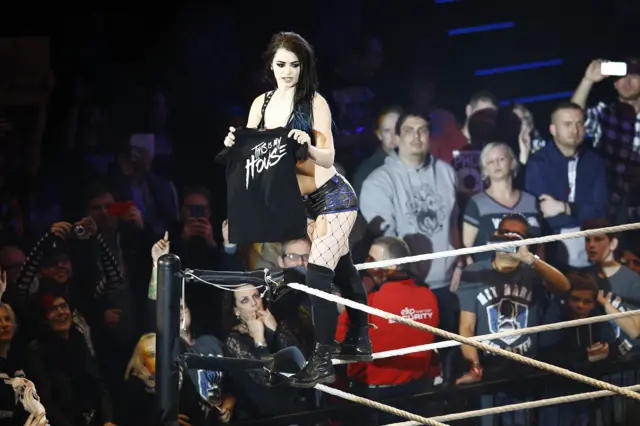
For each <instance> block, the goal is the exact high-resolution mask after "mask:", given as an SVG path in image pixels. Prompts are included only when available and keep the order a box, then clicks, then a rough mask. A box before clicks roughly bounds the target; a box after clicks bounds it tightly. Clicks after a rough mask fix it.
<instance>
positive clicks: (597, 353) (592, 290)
mask: <svg viewBox="0 0 640 426" xmlns="http://www.w3.org/2000/svg"><path fill="white" fill-rule="evenodd" d="M567 279H568V280H569V282H570V283H571V290H570V291H569V293H568V294H567V295H566V296H564V297H562V298H556V299H554V300H553V301H552V302H551V303H550V304H549V307H548V308H547V310H546V312H545V315H544V317H543V320H542V323H543V324H552V323H557V322H563V321H571V320H576V319H582V318H588V317H592V316H597V315H600V312H598V309H596V308H597V305H596V298H597V295H598V285H597V284H596V281H595V278H594V277H593V275H591V274H589V273H587V272H578V271H572V272H570V273H569V274H567ZM614 342H615V336H614V334H613V331H612V330H611V328H610V326H609V324H608V323H606V322H597V323H594V324H587V325H583V326H579V327H571V328H564V329H562V330H552V331H545V332H544V333H540V335H539V337H538V344H539V346H540V352H541V356H543V357H544V358H547V359H549V360H550V362H552V363H554V364H556V365H567V366H568V367H572V368H571V369H575V368H576V367H580V366H584V364H585V363H587V362H597V361H601V360H603V359H607V358H614V357H615V356H616V352H617V351H616V349H615V347H614V345H613V343H614ZM609 345H611V347H610V346H609Z"/></svg>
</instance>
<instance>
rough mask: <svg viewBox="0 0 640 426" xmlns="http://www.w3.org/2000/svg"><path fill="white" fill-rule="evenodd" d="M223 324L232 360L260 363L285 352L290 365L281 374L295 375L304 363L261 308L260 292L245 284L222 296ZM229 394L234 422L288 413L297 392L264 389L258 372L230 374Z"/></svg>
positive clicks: (285, 333)
mask: <svg viewBox="0 0 640 426" xmlns="http://www.w3.org/2000/svg"><path fill="white" fill-rule="evenodd" d="M224 297H225V298H224V302H223V303H224V305H223V321H224V324H225V329H226V330H227V339H226V342H225V343H226V347H225V354H226V356H229V357H233V358H246V359H262V358H264V357H268V356H270V355H271V354H273V353H275V352H278V351H281V350H283V349H284V350H287V352H289V355H290V357H289V359H290V362H289V363H288V364H290V365H286V363H285V364H282V365H281V368H282V370H281V371H284V372H288V373H294V374H295V373H297V372H298V371H300V370H301V369H302V367H303V366H304V363H305V360H304V356H303V355H302V352H301V351H300V349H299V345H298V342H296V340H295V338H294V337H293V336H292V335H291V333H290V332H289V331H288V330H287V329H286V328H285V327H284V326H283V325H282V324H280V323H278V321H277V320H276V319H275V318H274V316H273V315H272V314H271V312H269V310H268V309H265V307H264V305H263V304H262V297H261V295H260V291H259V290H258V288H256V287H255V286H254V285H251V284H247V285H245V286H241V287H238V288H236V289H235V290H234V291H229V292H227V293H225V294H224ZM230 381H231V386H232V393H233V395H234V396H235V397H236V401H237V404H236V415H237V416H238V419H242V418H248V417H251V416H270V415H275V414H278V413H284V412H287V411H291V410H292V409H293V408H294V406H295V405H296V402H297V401H296V399H297V397H298V392H297V390H296V389H294V388H290V387H283V388H280V389H278V391H277V392H274V391H273V389H271V388H269V387H267V385H268V384H267V383H266V380H265V375H264V372H263V370H262V369H260V370H255V371H253V370H249V371H245V372H232V373H231V374H230Z"/></svg>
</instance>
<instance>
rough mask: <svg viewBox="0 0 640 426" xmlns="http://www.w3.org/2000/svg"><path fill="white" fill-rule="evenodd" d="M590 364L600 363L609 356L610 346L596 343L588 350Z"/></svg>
mask: <svg viewBox="0 0 640 426" xmlns="http://www.w3.org/2000/svg"><path fill="white" fill-rule="evenodd" d="M587 356H588V357H589V362H598V361H602V360H603V359H606V358H607V357H608V356H609V345H608V344H607V343H600V342H598V343H594V344H593V345H591V346H589V349H587Z"/></svg>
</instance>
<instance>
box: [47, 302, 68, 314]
mask: <svg viewBox="0 0 640 426" xmlns="http://www.w3.org/2000/svg"><path fill="white" fill-rule="evenodd" d="M68 310H69V304H68V303H66V302H63V303H58V304H57V305H52V306H50V307H49V309H48V311H49V312H56V311H63V312H66V311H68Z"/></svg>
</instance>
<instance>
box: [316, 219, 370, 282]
mask: <svg viewBox="0 0 640 426" xmlns="http://www.w3.org/2000/svg"><path fill="white" fill-rule="evenodd" d="M357 216H358V212H356V211H350V212H338V213H328V214H322V215H320V216H318V218H317V219H316V220H309V221H308V222H307V235H309V239H310V240H311V254H310V255H309V263H313V264H316V265H318V266H324V267H325V268H329V269H331V270H335V269H336V265H337V264H338V261H339V260H340V258H341V257H342V256H344V255H345V254H347V253H349V235H350V234H351V229H353V225H354V223H355V222H356V218H357Z"/></svg>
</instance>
